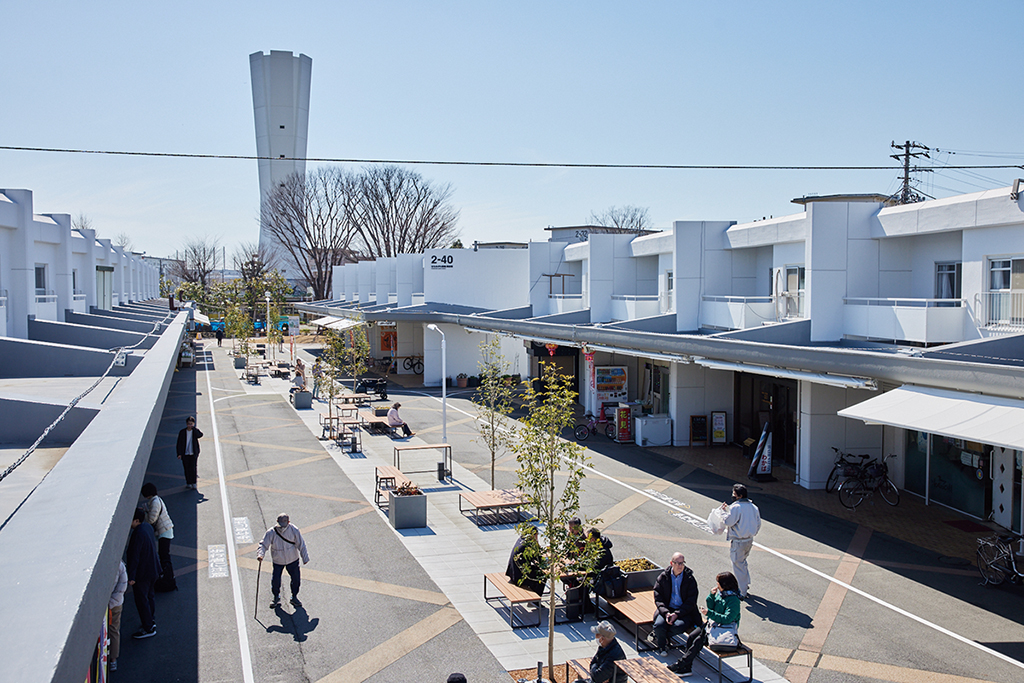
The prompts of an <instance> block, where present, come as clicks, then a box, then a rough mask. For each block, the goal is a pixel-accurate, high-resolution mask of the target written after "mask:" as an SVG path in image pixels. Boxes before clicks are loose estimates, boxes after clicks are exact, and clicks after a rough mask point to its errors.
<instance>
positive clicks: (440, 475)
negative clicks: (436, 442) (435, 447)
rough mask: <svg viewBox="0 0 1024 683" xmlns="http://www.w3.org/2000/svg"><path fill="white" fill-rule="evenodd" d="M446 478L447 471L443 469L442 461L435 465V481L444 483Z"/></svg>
mask: <svg viewBox="0 0 1024 683" xmlns="http://www.w3.org/2000/svg"><path fill="white" fill-rule="evenodd" d="M447 477H448V470H446V469H445V468H444V460H442V461H441V462H439V463H437V480H438V481H439V482H441V483H444V481H445V479H446V478H447Z"/></svg>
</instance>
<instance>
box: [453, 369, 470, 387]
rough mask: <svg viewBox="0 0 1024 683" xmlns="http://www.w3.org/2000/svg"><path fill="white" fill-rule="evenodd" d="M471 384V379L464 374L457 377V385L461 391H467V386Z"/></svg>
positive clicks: (461, 373)
mask: <svg viewBox="0 0 1024 683" xmlns="http://www.w3.org/2000/svg"><path fill="white" fill-rule="evenodd" d="M468 382H469V377H468V376H467V375H466V373H464V372H460V373H459V374H457V375H456V376H455V383H456V384H457V385H458V387H459V388H460V389H465V388H466V384H467V383H468Z"/></svg>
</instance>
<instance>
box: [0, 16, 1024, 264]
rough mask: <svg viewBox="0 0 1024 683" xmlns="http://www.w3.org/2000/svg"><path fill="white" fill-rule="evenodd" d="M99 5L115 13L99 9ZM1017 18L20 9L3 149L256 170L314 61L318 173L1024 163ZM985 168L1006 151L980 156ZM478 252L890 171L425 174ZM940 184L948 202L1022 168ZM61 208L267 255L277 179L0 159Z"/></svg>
mask: <svg viewBox="0 0 1024 683" xmlns="http://www.w3.org/2000/svg"><path fill="white" fill-rule="evenodd" d="M94 5H98V7H97V6H94ZM1020 10H1021V5H1020V3H1019V2H1016V1H1013V0H1002V1H999V0H991V1H987V2H984V3H963V2H934V1H933V2H892V1H891V0H889V1H888V2H858V3H822V2H776V3H765V2H720V3H709V2H683V1H677V2H629V3H626V2H618V3H612V2H557V3H556V2H514V3H495V2H480V1H478V2H386V1H381V2H372V3H368V2H344V1H336V2H306V3H285V2H281V1H280V0H278V1H277V2H252V1H250V2H238V3H234V2H209V1H207V2H191V1H188V0H186V1H183V2H177V3H173V4H159V5H158V4H154V3H138V2H109V1H107V2H100V3H81V2H48V1H46V0H37V1H34V2H23V3H13V2H5V3H4V6H3V13H2V16H3V22H2V28H0V67H2V73H3V76H2V83H3V85H2V91H0V92H2V96H0V145H4V146H28V147H56V148H76V149H104V150H131V151H151V152H185V153H212V154H242V155H251V154H255V149H256V143H255V133H254V128H253V116H252V95H251V90H250V82H249V61H248V55H249V54H250V53H252V52H256V51H264V52H268V51H270V50H272V49H273V50H290V51H293V52H295V53H299V52H302V53H304V54H307V55H309V56H310V57H312V59H313V79H312V95H311V105H310V109H311V111H310V122H309V144H308V155H309V156H310V157H329V158H358V159H371V158H372V159H423V160H479V161H513V162H548V163H549V162H569V163H636V164H733V165H735V164H739V165H799V166H805V165H807V166H810V165H813V166H821V165H844V166H846V165H871V166H884V165H887V164H895V162H893V161H892V160H891V159H889V157H888V155H889V154H890V153H891V150H890V149H889V143H890V141H891V140H897V141H903V140H906V139H910V140H916V141H919V142H921V143H924V144H926V145H928V146H930V147H933V148H939V149H942V150H956V151H958V152H959V153H958V154H955V155H948V154H935V155H934V156H935V160H936V163H937V164H941V163H947V164H956V163H964V164H989V163H992V164H1000V163H1017V164H1022V163H1024V126H1022V125H1021V123H1020V116H1021V112H1024V88H1021V87H1020V85H1019V80H1020V79H1019V74H1020V67H1019V63H1020V55H1021V50H1020V46H1021V45H1022V44H1024V40H1022V36H1021V32H1020V21H1019V17H1020ZM965 152H987V153H988V152H991V153H1005V154H1011V155H1015V156H1011V157H988V156H986V157H979V156H972V155H968V154H966V153H965ZM415 169H416V170H417V171H418V172H420V173H421V174H422V175H424V176H425V177H427V178H429V179H431V180H433V181H435V182H438V183H451V185H452V186H453V188H454V194H453V203H454V204H455V206H456V207H457V208H459V209H460V210H461V219H460V228H461V232H462V239H463V241H464V242H465V243H467V244H468V243H471V242H472V241H473V240H482V241H485V240H522V241H526V240H529V239H533V240H543V239H545V235H546V233H544V232H543V228H544V227H546V226H548V225H577V224H582V223H584V222H586V220H587V218H588V216H589V215H590V212H591V211H593V210H598V211H599V210H602V209H604V208H607V207H609V206H612V205H623V204H634V205H638V206H644V207H649V209H650V216H651V218H652V219H653V221H654V223H655V226H656V227H669V226H670V225H671V222H672V221H673V220H694V219H696V220H700V219H708V220H736V221H741V222H742V221H747V220H753V219H757V218H761V217H762V216H767V215H775V216H779V215H785V214H789V213H795V212H796V211H797V209H798V208H799V207H797V206H796V205H793V204H791V203H790V200H791V199H793V198H794V197H800V196H803V195H805V194H830V193H837V192H881V193H889V192H893V191H895V189H896V177H897V173H896V170H895V168H894V169H893V170H892V171H889V170H883V171H842V172H839V171H735V170H715V171H710V170H702V171H696V170H624V169H616V170H605V169H552V168H478V167H449V166H416V167H415ZM980 173H981V174H982V175H983V176H985V179H980V178H978V177H976V176H970V175H966V174H962V173H954V172H949V171H947V172H945V173H942V174H928V175H929V177H928V178H926V179H925V182H924V184H923V185H922V188H921V189H923V190H924V191H926V192H928V193H930V194H932V195H934V196H948V195H950V194H954V193H960V192H972V191H976V190H978V189H981V188H987V187H997V186H1005V185H1009V184H1010V183H1011V182H1012V180H1013V178H1015V177H1017V176H1024V171H1021V170H1020V169H1017V170H1016V172H1015V171H1014V170H1012V169H1011V170H992V171H981V172H980ZM0 187H4V188H28V189H31V190H33V192H34V194H35V210H36V212H38V213H51V212H52V213H70V214H72V215H77V214H79V213H84V214H86V215H87V216H89V217H90V218H91V219H92V222H93V225H94V227H96V228H97V229H98V230H99V232H100V234H101V236H104V237H114V236H116V235H117V234H119V233H126V234H128V235H129V236H130V237H131V238H132V240H133V242H134V245H135V248H136V249H138V250H145V251H146V252H147V253H149V254H151V255H165V254H170V253H172V252H173V251H174V249H175V247H176V246H177V245H178V244H179V243H180V242H181V240H183V239H184V238H186V237H189V236H193V235H205V234H212V235H215V236H218V237H219V239H220V241H221V244H222V245H224V246H225V247H227V253H228V256H229V258H230V254H231V252H232V250H233V249H234V247H235V246H236V245H237V244H238V243H239V242H240V241H254V240H255V239H256V238H257V235H258V226H257V221H256V216H257V214H258V209H259V188H258V181H257V169H256V162H255V161H225V160H182V159H156V158H138V157H120V156H93V155H71V154H55V153H40V152H24V151H3V150H0Z"/></svg>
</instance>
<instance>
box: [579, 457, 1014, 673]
mask: <svg viewBox="0 0 1024 683" xmlns="http://www.w3.org/2000/svg"><path fill="white" fill-rule="evenodd" d="M584 469H586V470H589V471H591V472H593V473H594V474H596V475H598V476H600V477H604V478H605V479H607V480H608V481H611V482H614V483H616V484H618V485H619V486H623V487H625V488H627V489H629V490H630V491H633V492H634V493H639V494H641V495H644V496H647V497H648V498H650V499H651V500H653V501H654V502H656V503H661V504H662V505H664V506H666V507H669V508H672V509H673V510H675V511H676V513H677V514H676V516H677V517H682V516H683V515H686V516H688V517H692V518H693V519H694V520H697V521H700V522H701V523H702V524H703V523H704V520H703V519H701V518H700V517H699V516H698V515H695V514H693V513H692V512H690V511H688V510H684V509H683V508H681V507H678V506H676V505H673V504H672V503H669V502H668V501H666V500H662V499H661V498H659V497H657V496H653V495H651V494H650V493H648V492H646V491H641V490H640V489H638V488H635V487H633V486H630V485H629V484H627V483H625V482H622V481H619V480H618V479H616V478H615V477H611V476H609V475H607V474H604V473H603V472H599V471H597V470H595V469H594V468H593V467H590V466H589V465H584ZM754 547H756V548H760V549H761V550H764V551H765V552H768V553H771V554H772V555H774V556H776V557H778V558H779V559H782V560H785V561H786V562H789V563H790V564H794V565H796V566H797V567H800V568H801V569H805V570H807V571H809V572H810V573H812V574H814V575H816V576H820V577H821V578H823V579H825V580H827V581H831V582H832V583H834V584H836V585H837V586H842V587H843V588H845V589H846V590H848V591H850V592H853V593H856V594H857V595H859V596H861V597H863V598H867V599H868V600H870V601H871V602H873V603H875V604H877V605H881V606H882V607H885V608H887V609H891V610H892V611H893V612H896V613H897V614H900V615H903V616H905V617H907V618H908V619H913V620H914V621H916V622H917V623H919V624H921V625H922V626H927V627H928V628H930V629H934V630H936V631H938V632H939V633H942V634H944V635H947V636H949V637H950V638H953V639H955V640H959V641H960V642H961V643H964V644H965V645H970V646H971V647H973V648H976V649H978V650H981V651H982V652H985V653H987V654H990V655H992V656H993V657H996V658H998V659H1001V660H1003V661H1004V662H1006V663H1008V664H1012V665H1014V666H1016V667H1018V668H1020V669H1024V662H1019V661H1017V660H1016V659H1013V658H1012V657H1008V656H1007V655H1004V654H1003V653H1002V652H997V651H996V650H993V649H992V648H988V647H985V646H984V645H982V644H980V643H976V642H975V641H973V640H971V639H969V638H965V637H964V636H961V635H959V634H958V633H953V632H952V631H950V630H949V629H947V628H943V627H942V626H939V625H938V624H933V623H932V622H930V621H927V620H926V619H923V618H921V617H919V616H917V615H916V614H911V613H910V612H908V611H906V610H905V609H902V608H900V607H897V606H896V605H893V604H891V603H888V602H886V601H885V600H882V599H881V598H876V597H875V596H873V595H871V594H869V593H866V592H864V591H862V590H861V589H859V588H855V587H854V586H851V585H850V584H848V583H845V582H843V581H840V580H839V579H837V578H835V577H834V576H829V575H828V574H825V573H824V572H820V571H818V570H817V569H815V568H814V567H809V566H808V565H806V564H804V563H803V562H800V561H798V560H794V559H793V558H792V557H787V556H786V555H783V554H782V553H780V552H778V551H777V550H773V549H771V548H769V547H768V546H766V545H762V544H761V543H758V542H757V541H754Z"/></svg>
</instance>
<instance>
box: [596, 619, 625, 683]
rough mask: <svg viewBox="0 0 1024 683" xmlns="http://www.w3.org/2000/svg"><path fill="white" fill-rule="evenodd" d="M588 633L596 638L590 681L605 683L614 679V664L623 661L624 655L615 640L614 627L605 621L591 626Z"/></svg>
mask: <svg viewBox="0 0 1024 683" xmlns="http://www.w3.org/2000/svg"><path fill="white" fill-rule="evenodd" d="M590 632H591V633H593V634H594V637H595V638H597V653H596V654H594V656H593V657H592V658H591V659H590V680H591V681H593V682H594V683H606V681H611V680H613V679H614V678H615V662H618V661H622V660H624V659H625V658H626V653H625V652H623V651H622V646H621V645H619V641H617V640H615V627H614V626H612V625H611V624H610V623H608V622H607V621H602V622H601V623H599V624H598V625H597V626H591V627H590Z"/></svg>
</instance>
